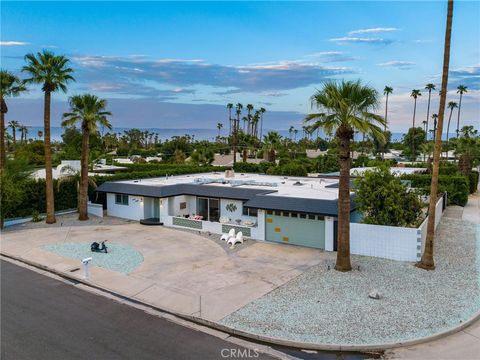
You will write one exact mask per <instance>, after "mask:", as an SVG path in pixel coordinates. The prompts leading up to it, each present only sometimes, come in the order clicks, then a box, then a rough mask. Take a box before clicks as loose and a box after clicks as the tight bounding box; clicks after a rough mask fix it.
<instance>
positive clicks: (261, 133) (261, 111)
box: [258, 107, 267, 139]
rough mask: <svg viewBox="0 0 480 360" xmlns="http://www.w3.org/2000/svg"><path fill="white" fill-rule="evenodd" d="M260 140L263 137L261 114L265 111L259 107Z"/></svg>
mask: <svg viewBox="0 0 480 360" xmlns="http://www.w3.org/2000/svg"><path fill="white" fill-rule="evenodd" d="M258 111H260V139H261V138H262V136H263V114H265V112H266V111H267V110H265V108H263V107H261V108H260V110H258Z"/></svg>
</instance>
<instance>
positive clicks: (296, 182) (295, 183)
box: [293, 181, 303, 186]
mask: <svg viewBox="0 0 480 360" xmlns="http://www.w3.org/2000/svg"><path fill="white" fill-rule="evenodd" d="M293 185H295V186H302V185H303V184H302V183H301V182H300V181H295V182H294V183H293Z"/></svg>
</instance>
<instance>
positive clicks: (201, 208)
mask: <svg viewBox="0 0 480 360" xmlns="http://www.w3.org/2000/svg"><path fill="white" fill-rule="evenodd" d="M197 215H200V216H202V217H203V220H207V221H218V220H219V219H220V201H219V200H218V199H210V198H200V197H199V198H197Z"/></svg>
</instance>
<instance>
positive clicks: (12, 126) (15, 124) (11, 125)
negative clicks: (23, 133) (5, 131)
mask: <svg viewBox="0 0 480 360" xmlns="http://www.w3.org/2000/svg"><path fill="white" fill-rule="evenodd" d="M8 127H9V128H10V129H12V138H13V149H15V148H16V145H17V129H18V128H20V123H19V122H18V121H17V120H10V121H9V122H8ZM22 138H23V137H22Z"/></svg>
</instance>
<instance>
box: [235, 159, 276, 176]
mask: <svg viewBox="0 0 480 360" xmlns="http://www.w3.org/2000/svg"><path fill="white" fill-rule="evenodd" d="M271 166H275V164H274V163H271V162H262V163H260V164H251V163H248V162H237V163H236V164H235V166H234V167H233V169H234V170H235V171H236V172H238V173H253V174H265V173H266V172H267V170H268V168H269V167H271Z"/></svg>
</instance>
